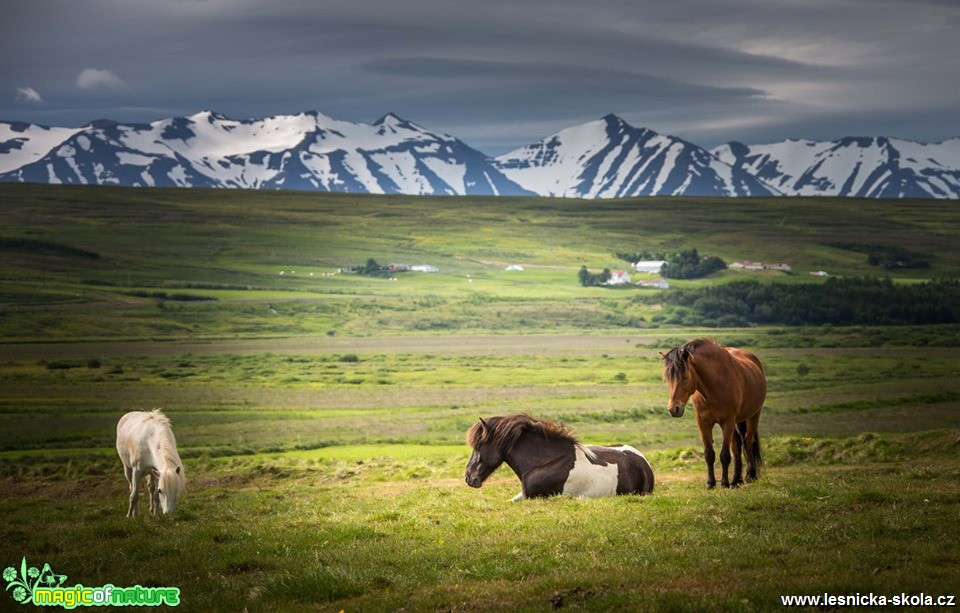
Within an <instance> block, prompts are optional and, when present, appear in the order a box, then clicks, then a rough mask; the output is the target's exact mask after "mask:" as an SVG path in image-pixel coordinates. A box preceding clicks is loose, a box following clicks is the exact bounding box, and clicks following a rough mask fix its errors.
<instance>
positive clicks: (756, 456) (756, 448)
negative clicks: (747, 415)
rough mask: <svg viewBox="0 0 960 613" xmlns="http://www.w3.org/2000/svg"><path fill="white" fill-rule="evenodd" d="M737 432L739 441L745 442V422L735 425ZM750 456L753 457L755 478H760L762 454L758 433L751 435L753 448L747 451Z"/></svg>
mask: <svg viewBox="0 0 960 613" xmlns="http://www.w3.org/2000/svg"><path fill="white" fill-rule="evenodd" d="M737 431H738V432H739V433H740V440H741V441H744V442H745V441H746V440H747V422H745V421H741V422H739V423H738V424H737ZM747 453H749V454H750V455H752V456H753V469H754V470H755V471H756V475H755V477H757V478H759V477H760V472H761V470H762V469H763V454H762V453H760V432H759V431H757V432H754V434H753V446H752V448H751V449H749V450H748V451H747Z"/></svg>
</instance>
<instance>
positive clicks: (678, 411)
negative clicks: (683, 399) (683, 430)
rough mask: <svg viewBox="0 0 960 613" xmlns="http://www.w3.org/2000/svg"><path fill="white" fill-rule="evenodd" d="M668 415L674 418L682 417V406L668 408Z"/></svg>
mask: <svg viewBox="0 0 960 613" xmlns="http://www.w3.org/2000/svg"><path fill="white" fill-rule="evenodd" d="M669 410H670V415H672V416H674V417H683V410H684V405H682V404H680V405H677V406H675V407H670V409H669Z"/></svg>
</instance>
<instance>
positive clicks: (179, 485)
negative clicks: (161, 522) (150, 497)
mask: <svg viewBox="0 0 960 613" xmlns="http://www.w3.org/2000/svg"><path fill="white" fill-rule="evenodd" d="M183 484H184V479H183V467H181V466H177V467H176V469H171V468H168V469H166V470H164V471H163V472H161V473H160V476H159V479H158V483H157V497H158V498H159V499H160V510H161V511H162V512H163V513H173V510H174V508H176V506H177V498H179V497H180V492H181V491H183Z"/></svg>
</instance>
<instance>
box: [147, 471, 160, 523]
mask: <svg viewBox="0 0 960 613" xmlns="http://www.w3.org/2000/svg"><path fill="white" fill-rule="evenodd" d="M159 489H160V478H159V477H157V476H156V475H155V474H153V472H152V471H151V472H148V473H147V492H148V493H149V494H150V515H156V514H157V513H159V512H160V493H159Z"/></svg>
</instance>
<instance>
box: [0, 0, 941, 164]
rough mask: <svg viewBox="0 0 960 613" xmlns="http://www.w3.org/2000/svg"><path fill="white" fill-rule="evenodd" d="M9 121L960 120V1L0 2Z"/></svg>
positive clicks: (720, 133) (861, 123)
mask: <svg viewBox="0 0 960 613" xmlns="http://www.w3.org/2000/svg"><path fill="white" fill-rule="evenodd" d="M0 7H2V9H3V10H2V19H0V120H20V121H31V122H35V123H43V124H47V125H61V126H79V125H83V124H85V123H87V122H89V121H91V120H93V119H98V118H102V117H106V118H112V119H118V120H121V121H152V120H155V119H160V118H163V117H169V116H175V115H189V114H192V113H195V112H197V111H200V110H204V109H212V110H216V111H219V112H221V113H224V114H226V115H228V116H230V117H233V118H236V119H243V118H250V117H263V116H268V115H277V114H287V113H296V112H300V111H305V110H317V111H320V112H322V113H325V114H327V115H330V116H332V117H336V118H338V119H346V120H349V121H365V122H372V121H374V120H376V119H377V118H378V117H380V116H381V115H383V114H385V113H387V112H390V111H392V112H395V113H397V114H398V115H400V116H401V117H404V118H406V119H410V120H413V121H415V122H417V123H419V124H421V125H423V126H424V127H426V128H429V129H432V130H437V131H442V132H447V133H450V134H453V135H455V136H457V137H459V138H461V139H463V140H465V141H466V142H467V143H468V144H470V145H472V146H474V147H476V148H478V149H480V150H481V151H484V152H486V153H489V154H498V153H502V152H504V151H507V150H509V149H512V148H514V147H517V146H520V145H523V144H527V143H528V142H532V141H534V140H537V139H539V138H542V137H544V136H546V135H549V134H551V133H553V132H555V131H557V130H559V129H562V128H565V127H569V126H571V125H576V124H578V123H583V122H585V121H590V120H593V119H596V118H598V117H600V116H602V115H605V114H607V113H611V112H612V113H616V114H618V115H620V116H621V117H623V118H624V119H626V120H627V121H628V122H630V123H631V124H633V125H636V126H645V127H648V128H651V129H653V130H656V131H658V132H662V133H667V134H673V135H676V136H680V137H683V138H686V139H688V140H691V141H693V142H696V143H698V144H701V145H704V146H708V147H709V146H714V145H716V144H719V143H722V142H726V141H728V140H741V141H744V142H747V143H761V142H772V141H776V140H781V139H784V138H788V137H795V138H811V139H835V138H839V137H841V136H847V135H852V136H874V135H885V136H896V137H901V138H910V139H914V140H921V141H939V140H943V139H945V138H951V137H955V136H960V1H958V0H941V1H937V0H670V1H669V2H664V1H661V0H591V1H589V2H586V1H584V0H471V1H465V0H402V1H396V2H388V1H387V0H0Z"/></svg>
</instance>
